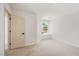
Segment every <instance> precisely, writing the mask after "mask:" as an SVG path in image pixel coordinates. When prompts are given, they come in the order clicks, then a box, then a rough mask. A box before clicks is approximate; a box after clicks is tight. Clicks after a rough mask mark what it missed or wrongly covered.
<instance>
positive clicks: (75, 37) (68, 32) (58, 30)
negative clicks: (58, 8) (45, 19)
mask: <svg viewBox="0 0 79 59" xmlns="http://www.w3.org/2000/svg"><path fill="white" fill-rule="evenodd" d="M52 26H53V37H54V39H56V40H58V41H61V42H64V43H67V44H69V45H72V46H75V47H78V48H79V11H75V12H73V13H70V14H67V15H64V16H61V17H59V18H56V19H55V21H54V22H53V24H52Z"/></svg>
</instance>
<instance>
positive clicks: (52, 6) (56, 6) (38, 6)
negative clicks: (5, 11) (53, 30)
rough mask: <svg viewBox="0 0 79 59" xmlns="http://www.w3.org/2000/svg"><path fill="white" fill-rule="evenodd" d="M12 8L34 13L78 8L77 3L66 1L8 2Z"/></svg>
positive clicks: (68, 10)
mask: <svg viewBox="0 0 79 59" xmlns="http://www.w3.org/2000/svg"><path fill="white" fill-rule="evenodd" d="M9 5H10V7H11V9H12V10H19V11H31V12H34V13H69V12H73V11H77V10H79V4H74V3H73V4H68V3H63V4H62V3H10V4H9Z"/></svg>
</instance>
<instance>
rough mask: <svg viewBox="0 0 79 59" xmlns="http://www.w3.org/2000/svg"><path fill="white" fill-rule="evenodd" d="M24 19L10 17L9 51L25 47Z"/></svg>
mask: <svg viewBox="0 0 79 59" xmlns="http://www.w3.org/2000/svg"><path fill="white" fill-rule="evenodd" d="M24 35H25V33H24V18H23V17H21V16H12V17H11V43H10V45H11V49H14V48H20V47H24V46H25V40H24Z"/></svg>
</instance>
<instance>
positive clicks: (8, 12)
mask: <svg viewBox="0 0 79 59" xmlns="http://www.w3.org/2000/svg"><path fill="white" fill-rule="evenodd" d="M4 13H7V14H8V16H9V17H8V23H9V21H10V26H11V12H10V11H9V10H8V8H4ZM4 16H5V14H4ZM10 28H11V27H10ZM10 30H11V29H10ZM10 30H9V28H8V50H9V49H10V47H11V46H10V42H11V32H10ZM4 42H5V41H4ZM4 48H5V46H4Z"/></svg>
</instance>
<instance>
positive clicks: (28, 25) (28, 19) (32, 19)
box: [13, 10, 37, 46]
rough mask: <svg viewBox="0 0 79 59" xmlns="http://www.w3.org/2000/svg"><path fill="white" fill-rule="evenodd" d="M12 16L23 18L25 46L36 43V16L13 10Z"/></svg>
mask: <svg viewBox="0 0 79 59" xmlns="http://www.w3.org/2000/svg"><path fill="white" fill-rule="evenodd" d="M13 15H17V16H23V17H24V21H25V40H26V46H27V45H31V44H35V43H36V41H37V21H36V15H35V14H34V13H32V12H28V11H27V12H22V11H15V10H13Z"/></svg>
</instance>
